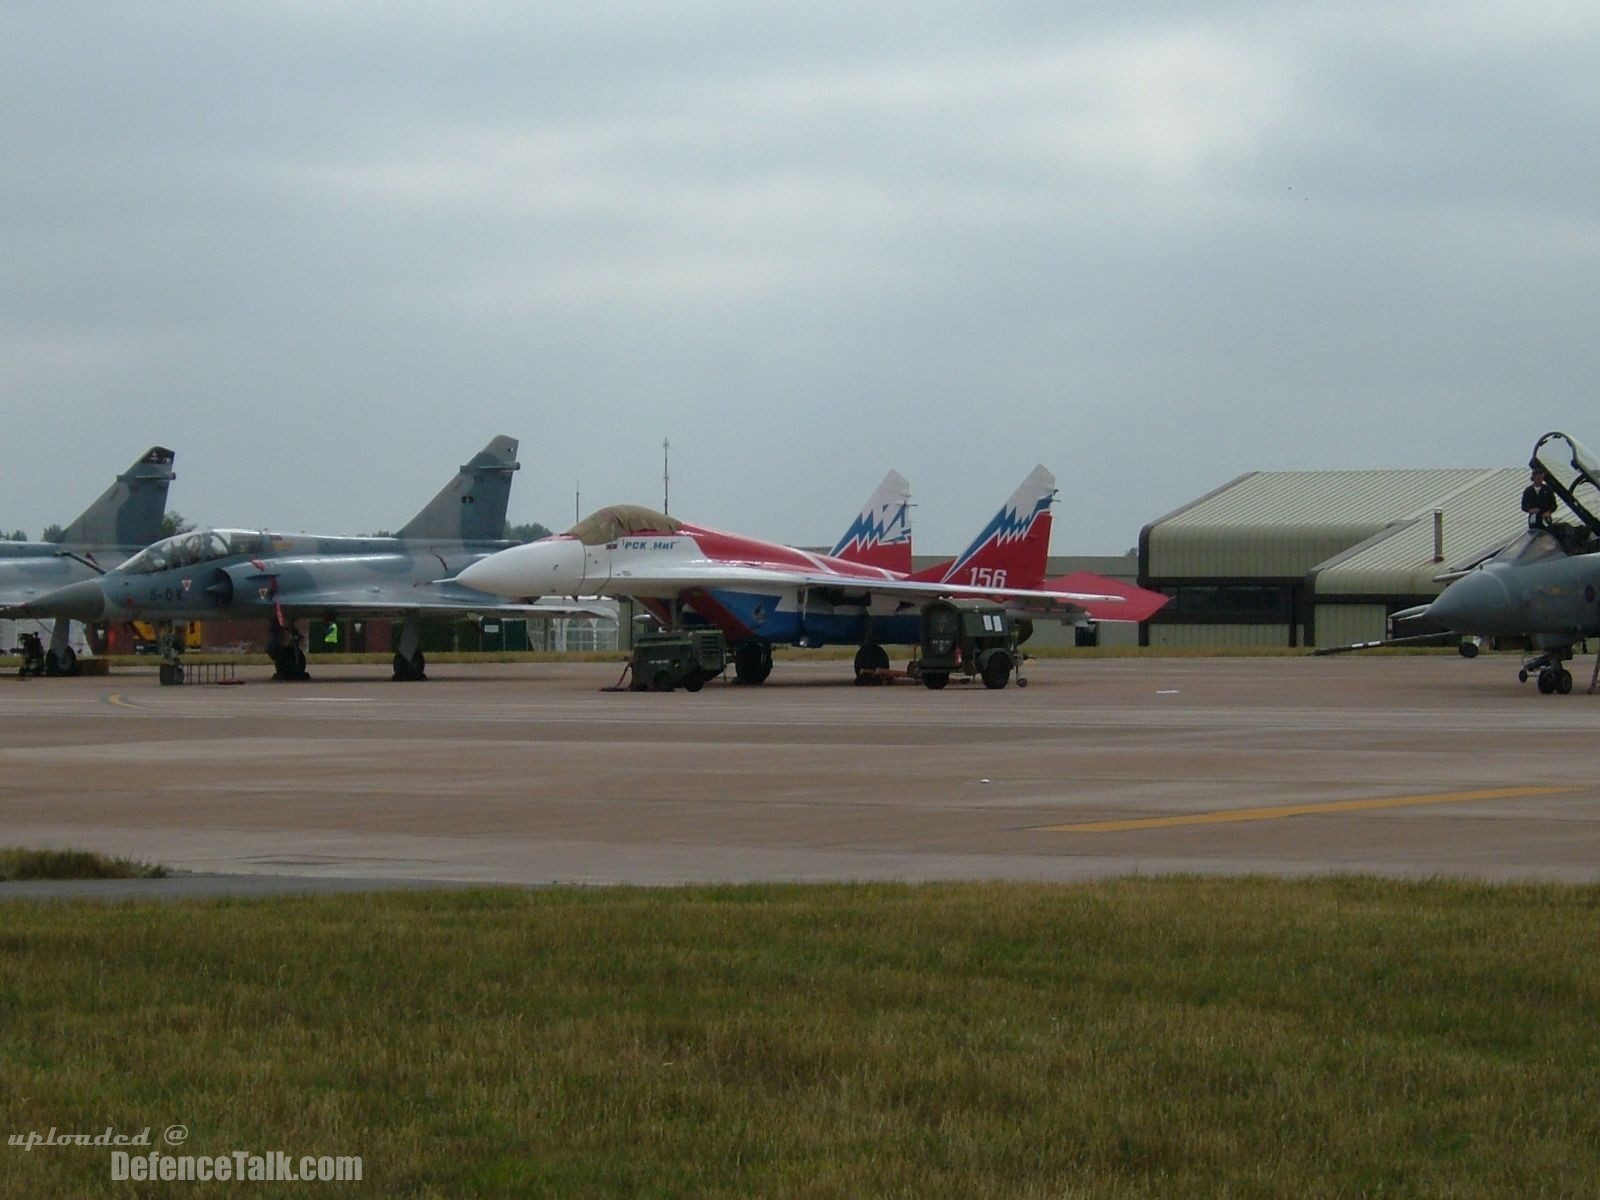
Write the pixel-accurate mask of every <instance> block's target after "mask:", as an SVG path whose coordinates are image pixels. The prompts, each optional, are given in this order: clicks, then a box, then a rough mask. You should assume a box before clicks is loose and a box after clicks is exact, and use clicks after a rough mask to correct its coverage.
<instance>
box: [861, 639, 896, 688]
mask: <svg viewBox="0 0 1600 1200" xmlns="http://www.w3.org/2000/svg"><path fill="white" fill-rule="evenodd" d="M855 668H856V682H857V683H866V682H867V680H866V679H863V678H862V676H863V675H865V674H866V672H868V671H887V670H888V669H889V652H888V651H887V650H885V649H884V648H883V647H882V646H877V645H868V646H863V647H861V649H859V650H857V651H856V662H855Z"/></svg>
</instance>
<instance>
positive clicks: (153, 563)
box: [122, 529, 267, 575]
mask: <svg viewBox="0 0 1600 1200" xmlns="http://www.w3.org/2000/svg"><path fill="white" fill-rule="evenodd" d="M266 548H267V539H266V536H265V535H264V534H261V533H257V532H255V531H253V530H249V529H194V530H191V531H190V532H188V533H178V534H174V535H173V536H172V537H169V538H163V539H162V540H161V541H159V542H156V543H155V544H154V545H152V546H146V547H145V548H144V549H143V550H141V551H139V553H137V554H135V555H134V556H133V557H132V558H130V559H129V560H128V561H127V562H125V563H123V564H122V569H123V570H124V571H128V572H130V573H132V574H134V575H153V574H155V573H156V572H157V571H170V570H172V569H173V568H174V567H192V566H195V565H196V564H198V563H204V562H211V561H212V560H213V559H218V558H237V557H243V556H247V555H258V554H261V553H263V552H265V550H266Z"/></svg>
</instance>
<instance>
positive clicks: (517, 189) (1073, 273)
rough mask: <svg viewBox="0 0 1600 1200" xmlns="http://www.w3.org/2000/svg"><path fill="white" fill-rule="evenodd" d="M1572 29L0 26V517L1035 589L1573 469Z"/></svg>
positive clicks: (1584, 117) (1379, 16) (25, 4)
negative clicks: (1430, 472) (771, 566)
mask: <svg viewBox="0 0 1600 1200" xmlns="http://www.w3.org/2000/svg"><path fill="white" fill-rule="evenodd" d="M1597 63H1600V7H1597V6H1595V5H1594V4H1592V3H1588V4H1581V3H1565V2H1560V0H1486V2H1473V0H1453V2H1451V3H1427V2H1420V3H1419V2H1410V3H1406V4H1395V3H1392V2H1384V3H1363V2H1356V3H1344V4H1338V5H1330V4H1327V3H1325V2H1322V0H1319V2H1316V3H1295V2H1291V0H1275V2H1273V3H1259V4H1258V3H1250V2H1248V0H1233V2H1226V0H1220V2H1215V3H1205V2H1192V3H1173V4H1146V5H1126V4H1077V5H1074V4H1064V3H1036V4H1023V3H1018V4H1003V3H1002V4H986V5H970V4H959V5H957V4H949V3H942V2H938V0H918V2H916V3H876V4H861V3H848V4H845V3H832V2H828V0H814V2H812V3H809V4H806V5H804V6H798V5H797V6H786V7H784V8H778V7H776V6H761V5H751V4H748V3H732V2H706V3H688V2H682V3H673V4H659V5H654V4H642V3H641V4H607V3H600V2H594V3H585V4H582V5H577V4H574V5H556V4H534V3H517V4H487V5H474V4H461V5H440V4H431V3H430V4H421V3H398V2H396V3H381V4H380V3H371V4H367V3H338V4H326V3H321V2H315V0H303V2H299V3H271V2H269V0H248V2H244V0H238V2H228V0H205V2H204V3H201V2H193V3H189V2H181V0H173V2H171V3H164V4H154V5H140V4H108V3H81V4H80V3H71V2H70V0H53V2H42V0H41V2H34V0H13V2H11V3H8V4H5V5H4V6H3V7H0V123H3V124H0V130H3V134H4V151H3V153H0V231H3V245H0V249H3V253H0V397H3V409H4V416H5V426H4V435H5V436H4V443H3V444H4V447H5V456H4V461H5V465H4V467H3V469H0V470H3V478H4V480H5V485H4V487H3V489H0V526H3V527H4V528H7V529H10V528H14V527H19V526H20V527H22V528H24V529H26V530H27V531H28V532H29V534H30V535H33V536H37V535H38V533H39V531H40V529H41V528H42V527H43V526H44V525H45V524H47V523H49V522H62V523H65V522H66V521H68V520H70V519H71V518H72V517H73V516H74V515H76V513H77V512H78V511H79V510H80V509H81V508H83V507H84V505H85V504H87V503H88V501H89V500H90V499H92V498H93V496H94V495H96V494H98V492H99V491H100V490H101V489H102V488H103V487H104V486H105V485H106V483H107V482H108V481H109V479H110V477H111V475H112V474H113V473H115V472H116V471H118V470H121V469H122V468H124V467H125V466H126V465H127V464H128V463H129V462H131V461H132V460H133V458H134V457H135V456H136V455H137V454H138V453H139V452H140V451H142V450H143V449H144V448H145V447H146V446H148V445H150V444H152V443H157V442H160V443H164V444H167V445H170V446H172V447H173V448H174V449H176V450H177V452H178V464H177V465H178V481H177V483H176V484H175V485H174V486H173V490H172V494H171V498H170V502H171V505H172V506H173V507H175V508H177V509H178V510H180V511H181V512H182V513H183V514H184V515H185V516H186V517H189V518H190V519H193V520H197V521H200V522H202V523H208V524H220V525H262V526H268V527H276V528H286V529H310V530H315V531H319V532H359V531H369V530H373V529H377V528H394V527H396V526H398V525H399V524H401V523H402V522H403V521H404V520H405V519H406V518H407V517H408V516H410V515H411V513H412V512H413V511H415V510H416V509H417V508H419V507H420V506H421V505H422V504H423V502H424V501H425V500H426V499H427V498H428V497H429V496H431V495H432V494H433V492H434V491H436V490H437V489H438V487H440V486H441V485H442V484H443V483H444V482H445V480H446V479H447V478H448V477H449V476H450V474H451V473H452V472H453V471H454V469H455V467H456V466H457V464H459V463H461V462H463V461H465V460H466V458H467V457H468V456H469V455H470V454H471V453H473V452H474V451H475V450H477V449H478V448H479V447H480V446H481V445H482V444H483V443H485V442H486V441H488V439H489V438H490V437H491V436H493V435H494V434H498V433H508V434H512V435H513V436H516V437H519V438H521V440H522V462H523V464H524V466H523V470H522V472H521V474H520V476H519V477H518V482H517V485H516V487H515V489H514V491H513V496H512V509H511V513H512V519H513V520H515V521H529V520H538V521H542V522H544V523H546V524H549V525H552V526H555V527H557V528H562V527H565V525H567V524H569V523H570V518H571V516H572V512H573V507H574V495H573V493H574V488H575V484H577V482H578V481H581V485H582V503H583V507H584V509H585V510H588V509H591V508H594V507H597V506H599V505H600V504H603V503H610V502H616V501H623V500H631V501H637V502H643V503H649V504H653V505H659V503H660V501H661V478H660V476H661V441H662V439H663V437H670V438H671V440H672V509H673V511H674V512H675V513H677V514H678V515H680V516H684V517H688V518H691V519H694V520H699V521H701V522H704V523H706V524H712V525H720V526H722V527H724V528H733V529H739V530H743V531H746V532H751V533H755V534H760V535H763V536H769V537H773V538H778V539H781V540H787V541H793V542H800V543H807V544H810V543H817V542H827V541H831V540H832V539H833V538H834V537H835V536H836V535H837V534H838V533H840V532H842V530H843V528H844V526H845V525H846V524H847V522H848V520H849V518H850V517H851V516H852V515H853V514H854V512H855V511H856V508H857V506H858V505H859V503H860V501H861V500H863V499H864V498H865V497H866V495H867V493H868V492H869V491H870V490H871V489H872V487H873V486H874V485H875V484H876V483H877V481H878V479H879V478H880V477H881V476H882V474H883V473H884V471H886V470H887V469H889V468H890V467H894V468H897V469H898V470H900V471H901V472H902V473H904V474H905V475H907V476H908V477H909V478H910V480H911V483H912V488H913V491H914V499H915V501H916V503H917V506H918V507H917V508H916V510H915V530H916V536H917V544H918V546H919V548H920V549H922V550H925V551H928V552H937V551H954V550H956V549H958V548H959V546H960V544H962V543H964V542H965V541H966V540H967V538H969V537H970V536H971V535H972V534H973V533H974V532H976V530H977V528H978V526H979V525H981V523H982V522H983V520H984V519H985V518H987V516H988V515H989V514H990V513H991V512H992V511H993V510H994V509H995V507H996V506H997V505H998V504H999V502H1000V500H1001V499H1003V498H1004V497H1005V496H1006V495H1007V494H1008V493H1009V492H1010V491H1011V489H1012V487H1013V486H1014V485H1015V484H1016V483H1017V482H1018V481H1020V480H1021V478H1022V477H1023V476H1024V475H1025V474H1026V473H1027V471H1028V470H1029V469H1030V468H1031V467H1032V466H1033V465H1034V463H1035V462H1043V463H1045V464H1046V465H1047V466H1049V467H1050V468H1051V469H1052V470H1054V471H1055V472H1056V474H1057V476H1058V477H1059V481H1060V486H1061V500H1062V504H1061V506H1060V508H1059V509H1058V510H1057V521H1056V532H1055V550H1056V551H1057V552H1058V553H1120V552H1121V551H1122V550H1125V549H1127V548H1128V547H1129V546H1131V545H1133V543H1134V541H1135V539H1136V537H1137V534H1138V530H1139V527H1140V526H1141V525H1143V524H1144V523H1146V522H1148V521H1150V520H1152V519H1154V518H1156V517H1158V516H1160V515H1162V514H1163V513H1165V512H1166V511H1168V510H1170V509H1172V508H1174V507H1176V506H1178V505H1179V504H1182V503H1185V502H1186V501H1188V500H1190V499H1193V498H1194V497H1196V496H1198V495H1200V494H1201V493H1203V492H1205V491H1207V490H1209V489H1211V488H1213V487H1216V486H1217V485H1219V484H1221V483H1223V482H1225V481H1226V480H1228V479H1230V478H1232V477H1233V476H1235V475H1237V474H1238V473H1240V472H1242V471H1246V470H1252V469H1285V468H1357V467H1403V466H1417V467H1435V466H1476V465H1484V466H1503V465H1514V464H1516V463H1519V462H1522V461H1524V460H1525V459H1526V457H1527V453H1528V450H1529V448H1530V447H1531V445H1532V443H1533V440H1534V439H1535V438H1536V437H1537V436H1538V435H1539V434H1541V433H1543V432H1545V431H1546V430H1547V429H1552V428H1560V429H1565V430H1567V431H1569V432H1571V433H1573V434H1575V435H1576V436H1577V437H1579V438H1580V439H1583V440H1587V441H1589V442H1591V444H1600V405H1597V404H1596V403H1595V400H1596V395H1597V389H1596V381H1597V377H1600V371H1597V368H1600V351H1597V348H1596V347H1597V337H1596V328H1597V325H1600V154H1597V153H1596V150H1595V147H1596V146H1597V145H1600V128H1597V125H1600V69H1597V66H1596V64H1597Z"/></svg>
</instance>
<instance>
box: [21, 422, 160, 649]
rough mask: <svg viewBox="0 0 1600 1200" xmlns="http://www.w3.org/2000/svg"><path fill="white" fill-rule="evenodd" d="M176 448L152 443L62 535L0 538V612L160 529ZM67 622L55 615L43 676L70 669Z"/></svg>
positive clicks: (107, 564) (92, 570) (117, 557)
mask: <svg viewBox="0 0 1600 1200" xmlns="http://www.w3.org/2000/svg"><path fill="white" fill-rule="evenodd" d="M173 457H174V456H173V453H172V451H171V450H168V449H167V448H166V447H165V446H151V447H150V449H148V450H146V451H145V452H144V454H143V455H142V456H141V457H140V458H138V459H137V460H135V462H134V464H133V465H132V466H131V467H129V468H128V469H127V470H126V471H124V472H123V473H122V474H121V475H118V476H117V477H116V479H115V481H113V483H112V484H111V486H110V487H109V488H107V489H106V490H105V492H104V493H103V494H102V495H101V496H100V498H99V499H98V500H96V501H95V502H94V503H93V504H91V505H90V506H89V507H88V508H86V509H84V510H83V515H81V516H80V517H79V518H78V519H77V520H76V521H74V522H73V523H72V524H70V525H68V526H67V528H66V530H65V531H64V532H63V533H62V535H61V540H60V541H59V542H0V617H17V616H27V615H31V613H30V611H29V609H28V606H29V604H30V603H31V602H32V601H34V600H36V599H37V598H38V597H40V596H43V595H45V594H46V593H48V592H53V591H56V590H57V589H60V588H62V587H65V586H66V585H68V584H71V583H75V582H78V581H80V580H86V579H92V578H94V577H95V576H97V575H100V574H102V573H104V572H105V571H108V570H110V569H111V568H113V567H115V566H117V565H118V564H119V563H122V562H124V561H125V560H126V559H128V558H129V557H130V556H132V555H134V554H136V553H138V552H139V551H140V550H142V549H144V547H146V546H148V545H149V544H150V543H151V542H153V541H155V540H156V539H157V538H159V537H160V536H161V521H162V518H163V517H164V516H165V515H166V511H167V488H168V486H169V485H170V484H171V483H172V481H173V479H175V478H176V476H175V475H174V474H173V472H172V462H173ZM71 625H72V623H71V621H68V620H57V621H56V623H55V628H54V630H53V631H52V633H51V636H50V648H49V650H48V651H46V653H45V665H44V670H45V674H46V675H75V674H77V670H78V662H77V655H76V654H74V653H73V650H72V646H71V644H70V640H71V639H70V637H69V636H68V635H69V633H70V631H71Z"/></svg>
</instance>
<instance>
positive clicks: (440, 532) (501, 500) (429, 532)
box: [399, 436, 520, 542]
mask: <svg viewBox="0 0 1600 1200" xmlns="http://www.w3.org/2000/svg"><path fill="white" fill-rule="evenodd" d="M519 469H520V466H519V464H518V462H517V439H516V438H511V437H504V436H502V437H497V438H495V439H494V440H493V441H491V442H490V443H489V444H488V445H487V446H485V447H484V448H483V449H482V450H480V451H478V453H476V454H474V455H473V456H472V461H471V462H469V463H467V464H466V465H465V466H464V467H462V468H461V470H460V471H458V472H457V473H456V477H455V478H454V479H452V480H451V481H450V482H449V483H448V484H446V485H445V488H444V490H443V491H441V492H440V493H439V494H438V495H437V496H435V497H434V498H433V499H432V500H430V501H428V503H427V505H426V506H425V507H424V508H423V509H422V511H421V512H419V513H418V514H417V515H416V516H414V517H412V518H411V520H409V521H407V522H406V523H405V525H404V526H403V527H402V528H401V530H400V533H399V536H400V537H403V538H410V539H414V540H416V541H429V542H457V541H459V542H492V541H496V540H498V539H500V538H503V537H505V535H506V509H507V508H508V507H509V506H510V503H511V473H512V472H513V471H516V470H519Z"/></svg>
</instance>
